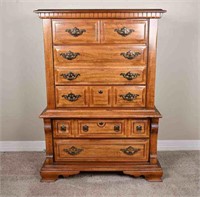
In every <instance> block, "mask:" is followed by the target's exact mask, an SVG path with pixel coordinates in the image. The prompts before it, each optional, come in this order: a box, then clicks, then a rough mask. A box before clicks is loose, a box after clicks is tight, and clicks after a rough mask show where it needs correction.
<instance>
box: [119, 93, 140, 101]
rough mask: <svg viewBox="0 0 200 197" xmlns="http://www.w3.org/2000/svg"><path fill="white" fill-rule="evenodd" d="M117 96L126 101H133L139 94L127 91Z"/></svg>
mask: <svg viewBox="0 0 200 197" xmlns="http://www.w3.org/2000/svg"><path fill="white" fill-rule="evenodd" d="M119 96H120V97H122V98H123V99H124V100H126V101H133V100H134V99H136V98H137V97H138V96H139V94H132V93H130V92H129V93H127V94H125V95H124V94H121V95H119Z"/></svg>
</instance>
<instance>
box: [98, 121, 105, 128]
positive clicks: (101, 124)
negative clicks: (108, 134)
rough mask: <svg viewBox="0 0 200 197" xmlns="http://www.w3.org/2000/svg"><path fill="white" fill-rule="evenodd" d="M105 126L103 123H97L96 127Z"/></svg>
mask: <svg viewBox="0 0 200 197" xmlns="http://www.w3.org/2000/svg"><path fill="white" fill-rule="evenodd" d="M105 125H106V123H105V122H98V123H97V126H98V127H104V126H105Z"/></svg>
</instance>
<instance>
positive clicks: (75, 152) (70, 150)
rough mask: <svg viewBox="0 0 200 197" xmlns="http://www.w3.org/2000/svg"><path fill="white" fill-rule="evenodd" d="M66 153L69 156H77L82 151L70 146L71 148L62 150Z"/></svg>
mask: <svg viewBox="0 0 200 197" xmlns="http://www.w3.org/2000/svg"><path fill="white" fill-rule="evenodd" d="M63 150H64V151H65V152H66V153H68V154H69V155H78V154H79V153H80V152H81V151H83V149H82V148H76V147H75V146H72V147H71V148H69V149H67V148H65V149H63Z"/></svg>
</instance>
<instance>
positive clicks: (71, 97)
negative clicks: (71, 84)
mask: <svg viewBox="0 0 200 197" xmlns="http://www.w3.org/2000/svg"><path fill="white" fill-rule="evenodd" d="M62 97H63V98H65V99H66V100H68V101H70V102H74V101H77V100H78V98H79V97H81V95H79V94H77V95H75V94H73V93H70V94H66V95H62Z"/></svg>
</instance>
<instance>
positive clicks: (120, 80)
mask: <svg viewBox="0 0 200 197" xmlns="http://www.w3.org/2000/svg"><path fill="white" fill-rule="evenodd" d="M55 83H56V85H65V84H72V85H73V84H84V85H86V84H143V85H144V84H145V83H146V67H145V66H138V67H124V68H123V67H112V68H104V67H100V66H99V67H96V68H93V69H91V68H90V67H81V68H74V67H67V68H63V67H60V68H56V69H55Z"/></svg>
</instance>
